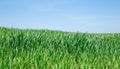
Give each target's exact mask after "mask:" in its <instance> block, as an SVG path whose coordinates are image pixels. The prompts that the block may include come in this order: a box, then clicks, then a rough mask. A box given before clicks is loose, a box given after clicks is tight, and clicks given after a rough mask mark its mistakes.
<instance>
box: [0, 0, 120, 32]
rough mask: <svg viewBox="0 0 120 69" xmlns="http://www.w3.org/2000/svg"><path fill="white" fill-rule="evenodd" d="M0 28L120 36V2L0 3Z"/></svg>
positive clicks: (23, 0)
mask: <svg viewBox="0 0 120 69" xmlns="http://www.w3.org/2000/svg"><path fill="white" fill-rule="evenodd" d="M0 26H1V27H10V28H11V27H13V28H22V29H26V28H27V29H50V30H62V31H72V32H90V33H120V0H0Z"/></svg>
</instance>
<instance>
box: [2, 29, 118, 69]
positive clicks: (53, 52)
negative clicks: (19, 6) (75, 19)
mask: <svg viewBox="0 0 120 69" xmlns="http://www.w3.org/2000/svg"><path fill="white" fill-rule="evenodd" d="M0 69H120V34H117V33H116V34H89V33H70V32H61V31H50V30H20V29H8V28H3V27H2V28H0Z"/></svg>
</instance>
